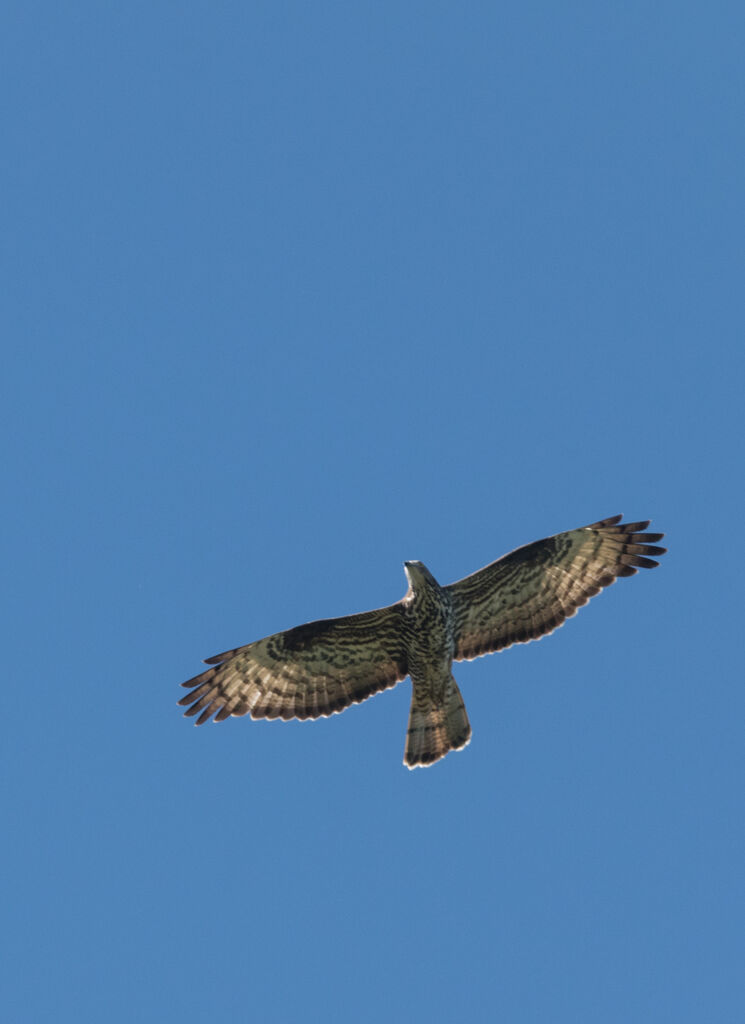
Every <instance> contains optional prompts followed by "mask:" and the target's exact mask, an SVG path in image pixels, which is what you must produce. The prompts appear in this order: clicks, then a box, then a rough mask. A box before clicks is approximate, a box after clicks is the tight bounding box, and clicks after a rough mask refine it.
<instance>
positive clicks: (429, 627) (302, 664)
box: [179, 516, 665, 768]
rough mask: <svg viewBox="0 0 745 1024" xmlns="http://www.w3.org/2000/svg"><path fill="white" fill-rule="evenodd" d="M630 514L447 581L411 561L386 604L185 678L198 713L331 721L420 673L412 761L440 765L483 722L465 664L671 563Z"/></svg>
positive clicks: (259, 645)
mask: <svg viewBox="0 0 745 1024" xmlns="http://www.w3.org/2000/svg"><path fill="white" fill-rule="evenodd" d="M620 520H621V516H613V517H612V518H610V519H603V520H600V521H599V522H597V523H592V524H591V525H590V526H585V527H581V528H580V529H577V530H569V531H568V532H566V533H559V534H556V535H555V536H553V537H548V538H546V539H545V540H541V541H536V542H535V543H533V544H528V545H526V546H525V547H522V548H518V549H517V550H515V551H513V552H511V553H510V554H508V555H505V556H504V557H503V558H500V559H498V560H497V561H496V562H492V563H491V565H488V566H486V567H485V568H484V569H480V570H478V572H475V573H473V574H472V575H471V576H467V577H465V578H464V579H462V580H458V582H457V583H451V584H450V585H448V586H445V587H442V586H440V585H439V583H438V582H437V580H435V578H434V577H433V576H432V574H431V573H430V572H429V570H428V569H427V568H426V566H424V565H423V564H422V563H421V562H405V563H404V567H405V570H406V575H407V578H408V582H409V589H408V591H407V593H406V595H405V596H404V597H403V599H402V600H401V601H399V602H397V603H396V604H393V605H389V606H388V607H386V608H379V609H376V610H375V611H371V612H362V613H361V614H359V615H347V616H344V617H342V618H338V619H321V620H319V621H317V622H309V623H306V624H305V625H303V626H296V627H295V628H294V629H289V630H286V631H285V632H283V633H275V634H273V635H272V636H269V637H265V638H264V639H263V640H257V641H255V642H254V643H252V644H248V645H246V646H245V647H239V648H236V649H234V650H232V651H226V652H224V653H223V654H220V655H217V656H215V657H213V658H209V659H208V660H207V664H209V665H212V666H214V667H213V668H210V669H208V670H207V671H206V672H203V673H202V674H201V675H199V676H196V677H195V678H194V679H190V680H189V681H188V682H186V683H184V684H183V685H184V686H186V687H188V688H189V689H190V691H191V692H190V693H189V694H187V696H186V697H184V698H183V699H182V700H181V701H179V703H180V704H182V705H191V706H190V707H189V708H188V710H187V711H186V712H185V714H186V715H196V714H198V715H199V718H198V719H197V724H198V725H201V724H202V723H203V722H205V721H207V719H209V718H210V717H212V716H213V715H214V716H215V721H222V720H223V719H225V718H228V717H230V716H231V715H245V714H247V713H248V714H250V715H251V717H252V718H283V719H291V718H298V719H306V718H319V717H324V716H327V715H331V714H334V713H335V712H337V711H342V710H344V708H346V707H349V706H350V705H351V704H358V703H360V701H363V700H365V699H366V698H367V697H371V696H372V695H373V694H375V693H378V692H380V691H381V690H384V689H387V688H388V687H391V686H395V685H396V683H398V682H400V681H401V680H402V679H404V678H405V677H406V676H407V675H410V676H411V680H412V699H411V712H410V716H409V728H408V732H407V739H406V753H405V756H404V763H405V764H406V765H408V767H410V768H414V767H416V766H418V765H428V764H432V763H433V762H434V761H437V760H439V759H440V758H441V757H444V756H445V754H447V753H448V752H449V751H450V750H460V749H462V748H463V747H464V746H466V744H467V743H468V742H469V740H470V737H471V726H470V724H469V721H468V715H467V714H466V709H465V705H464V703H463V698H462V696H461V693H460V690H459V689H458V686H457V683H456V682H455V679H454V678H453V675H452V663H453V661H454V660H455V661H464V660H470V659H472V658H477V657H479V656H480V655H482V654H487V653H490V652H492V651H498V650H502V649H503V648H504V647H509V646H510V645H511V644H513V643H526V642H527V641H529V640H534V639H537V638H538V637H541V636H544V635H546V634H547V633H551V632H553V630H554V629H556V628H557V626H560V625H561V624H562V623H563V622H564V620H565V619H567V618H568V617H570V616H572V615H574V614H575V612H576V611H577V609H578V608H579V607H580V606H581V605H583V604H586V603H587V601H588V600H589V599H590V598H591V597H592V596H594V595H595V594H597V593H599V591H600V589H601V588H602V587H606V586H608V585H609V584H611V583H613V582H615V580H616V578H617V577H618V576H631V575H633V574H634V573H635V572H636V570H637V568H638V567H640V568H653V567H654V566H656V565H658V564H659V563H658V562H656V561H654V560H653V559H652V558H650V557H649V556H650V555H660V554H663V553H664V552H665V548H660V547H656V546H655V543H654V542H656V541H658V540H660V539H661V538H662V536H663V534H661V533H643V532H639V531H643V530H645V529H646V528H647V526H648V525H649V523H648V522H646V521H645V522H638V523H624V524H621V522H620Z"/></svg>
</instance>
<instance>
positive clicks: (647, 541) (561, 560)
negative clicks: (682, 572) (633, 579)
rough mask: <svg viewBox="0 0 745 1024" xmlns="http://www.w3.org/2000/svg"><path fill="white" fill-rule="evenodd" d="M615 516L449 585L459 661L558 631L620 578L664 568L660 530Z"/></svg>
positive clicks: (523, 550)
mask: <svg viewBox="0 0 745 1024" xmlns="http://www.w3.org/2000/svg"><path fill="white" fill-rule="evenodd" d="M648 526H649V521H648V520H647V521H645V522H640V523H621V516H612V517H611V518H610V519H602V520H600V522H597V523H592V524H591V525H590V526H583V527H581V528H580V529H578V530H568V531H567V532H566V533H557V534H556V535H555V536H553V537H547V538H546V539H545V540H537V541H535V543H533V544H526V545H525V547H522V548H517V550H516V551H512V552H511V553H510V554H509V555H505V556H504V557H503V558H500V559H498V560H497V561H496V562H492V564H491V565H487V566H486V568H484V569H479V570H478V572H475V573H473V574H472V575H471V576H466V578H465V579H462V580H458V582H457V583H451V584H450V586H447V587H445V590H446V591H447V593H448V594H449V595H450V598H451V601H452V605H453V613H454V616H455V658H456V660H457V661H463V660H470V659H471V658H478V657H480V655H482V654H489V653H490V652H491V651H500V650H502V648H504V647H509V646H510V645H511V644H516V643H526V642H527V641H528V640H535V639H537V638H538V637H541V636H544V635H545V634H546V633H551V632H553V630H554V629H556V627H557V626H560V625H561V624H562V623H563V622H564V621H565V620H566V619H568V618H569V617H570V616H572V615H574V614H575V613H576V611H577V609H578V608H579V607H581V606H582V605H583V604H587V602H588V601H589V599H590V598H591V597H594V595H595V594H598V593H600V590H601V589H602V588H603V587H607V586H609V584H611V583H615V581H616V578H617V577H618V576H633V574H634V573H635V572H636V570H637V567H638V568H643V569H652V568H654V566H656V565H659V562H656V561H655V560H654V559H653V558H650V557H649V556H650V555H662V554H664V553H665V551H666V548H660V547H656V546H655V544H654V542H655V541H658V540H661V539H662V537H663V536H664V534H662V533H643V532H639V531H643V530H646V528H647V527H648Z"/></svg>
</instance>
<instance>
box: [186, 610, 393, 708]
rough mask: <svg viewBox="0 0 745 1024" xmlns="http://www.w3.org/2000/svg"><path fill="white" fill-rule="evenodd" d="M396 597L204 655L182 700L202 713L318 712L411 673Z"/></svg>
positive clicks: (359, 698)
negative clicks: (204, 668)
mask: <svg viewBox="0 0 745 1024" xmlns="http://www.w3.org/2000/svg"><path fill="white" fill-rule="evenodd" d="M401 615H402V608H401V604H400V603H399V604H394V605H390V606H389V607H388V608H378V609H376V610H375V611H371V612H362V613H361V614H359V615H346V616H344V617H343V618H339V619H321V620H319V621H318V622H308V623H306V624H305V625H303V626H296V627H295V628H294V629H288V630H286V631H285V632H284V633H275V634H274V635H273V636H267V637H265V638H264V639H263V640H257V641H256V642H255V643H252V644H247V645H246V646H245V647H237V648H235V650H232V651H225V652H224V653H223V654H218V655H216V656H215V657H213V658H208V659H207V664H208V665H213V666H215V667H214V668H210V669H208V670H207V671H206V672H202V674H201V675H198V676H195V677H194V678H193V679H190V680H189V681H188V682H186V683H182V684H181V685H182V686H186V687H189V688H190V690H191V692H190V693H188V694H187V695H186V697H183V698H182V699H181V700H180V701H179V704H181V705H184V706H186V705H191V707H189V709H188V711H185V712H184V714H185V715H187V716H190V715H196V714H198V715H199V718H198V719H197V725H202V724H203V723H204V722H206V721H207V719H209V718H211V717H212V715H214V716H215V721H216V722H221V721H223V719H225V718H229V717H230V715H245V714H250V715H251V717H252V718H283V719H290V718H301V719H302V718H321V717H326V716H327V715H332V714H334V712H337V711H343V710H344V708H347V707H349V706H350V704H359V703H360V701H363V700H366V699H367V698H368V697H372V696H373V694H376V693H379V692H380V691H381V690H385V689H387V688H388V687H391V686H395V684H396V683H398V682H400V681H401V680H402V679H404V678H405V677H406V675H407V674H408V667H407V664H406V655H405V653H404V650H403V637H402V628H401Z"/></svg>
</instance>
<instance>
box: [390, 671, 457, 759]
mask: <svg viewBox="0 0 745 1024" xmlns="http://www.w3.org/2000/svg"><path fill="white" fill-rule="evenodd" d="M470 739H471V723H470V722H469V721H468V715H467V714H466V706H465V704H464V703H463V698H462V697H461V693H460V690H459V689H458V684H457V683H456V681H455V680H454V679H453V677H452V676H450V679H449V680H448V683H447V686H446V688H445V695H444V698H443V700H442V701H441V702H438V703H435V702H434V700H431V699H430V701H429V703H427V704H426V705H424V706H418V705H417V702H416V701H415V697H414V693H413V692H412V697H411V711H410V712H409V728H408V731H407V733H406V753H405V754H404V764H405V765H406V766H407V767H408V768H417V767H425V766H426V765H428V764H434V762H435V761H439V760H440V758H441V757H444V756H445V754H447V753H448V751H450V750H462V749H463V747H465V746H466V744H467V743H468V742H469V741H470Z"/></svg>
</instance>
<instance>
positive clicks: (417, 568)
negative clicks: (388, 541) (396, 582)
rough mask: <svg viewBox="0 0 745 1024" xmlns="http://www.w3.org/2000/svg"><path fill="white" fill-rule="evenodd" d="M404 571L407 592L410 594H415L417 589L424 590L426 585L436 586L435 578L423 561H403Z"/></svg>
mask: <svg viewBox="0 0 745 1024" xmlns="http://www.w3.org/2000/svg"><path fill="white" fill-rule="evenodd" d="M404 572H405V573H406V579H407V580H408V581H409V593H411V594H416V593H417V591H422V590H425V589H426V588H427V587H436V586H437V580H436V579H435V578H434V576H433V575H432V573H431V572H430V571H429V569H428V568H427V566H426V565H425V564H424V562H404Z"/></svg>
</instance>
